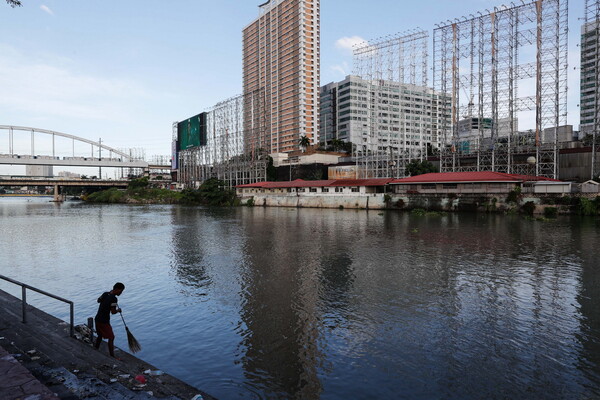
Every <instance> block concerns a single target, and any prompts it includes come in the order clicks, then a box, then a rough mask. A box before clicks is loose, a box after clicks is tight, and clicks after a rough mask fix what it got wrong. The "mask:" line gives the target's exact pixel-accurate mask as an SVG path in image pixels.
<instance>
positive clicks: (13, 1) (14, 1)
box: [6, 0, 23, 8]
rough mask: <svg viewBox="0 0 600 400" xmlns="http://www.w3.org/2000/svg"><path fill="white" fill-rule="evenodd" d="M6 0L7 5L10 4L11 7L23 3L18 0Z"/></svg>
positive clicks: (19, 5)
mask: <svg viewBox="0 0 600 400" xmlns="http://www.w3.org/2000/svg"><path fill="white" fill-rule="evenodd" d="M6 2H7V3H8V5H9V6H11V7H12V8H15V7H21V6H22V5H23V4H21V1H20V0H6Z"/></svg>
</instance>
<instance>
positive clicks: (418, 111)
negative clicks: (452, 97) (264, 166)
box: [319, 75, 450, 153]
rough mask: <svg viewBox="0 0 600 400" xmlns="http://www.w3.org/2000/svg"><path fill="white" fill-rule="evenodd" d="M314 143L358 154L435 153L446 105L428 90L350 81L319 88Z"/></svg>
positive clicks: (393, 84) (384, 83)
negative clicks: (348, 147) (350, 147)
mask: <svg viewBox="0 0 600 400" xmlns="http://www.w3.org/2000/svg"><path fill="white" fill-rule="evenodd" d="M320 96H321V116H320V138H319V140H320V142H321V143H322V144H331V143H332V141H333V140H335V139H337V140H342V141H345V142H351V143H353V144H354V145H355V146H356V149H357V150H358V151H360V152H363V153H366V152H369V151H370V152H377V151H390V150H391V151H396V152H397V151H400V150H424V149H427V148H428V147H429V148H436V149H437V148H439V147H440V145H441V140H442V138H441V126H440V123H439V121H440V120H441V119H442V118H443V116H445V117H446V118H449V115H450V105H449V104H448V103H447V102H445V101H444V96H441V95H439V94H438V93H436V92H434V90H433V89H431V88H427V87H423V86H416V85H411V84H401V83H398V82H392V81H383V80H381V81H376V82H372V83H370V82H369V81H367V80H365V79H362V78H360V77H358V76H354V75H350V76H347V77H346V79H344V80H343V81H340V82H332V83H329V84H327V85H325V86H323V87H322V88H321V93H320Z"/></svg>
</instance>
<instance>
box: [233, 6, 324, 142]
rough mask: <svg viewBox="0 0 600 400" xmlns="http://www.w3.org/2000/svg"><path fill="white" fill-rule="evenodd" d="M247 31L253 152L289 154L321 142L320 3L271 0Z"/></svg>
mask: <svg viewBox="0 0 600 400" xmlns="http://www.w3.org/2000/svg"><path fill="white" fill-rule="evenodd" d="M259 9H260V10H259V16H258V18H257V19H255V20H254V21H253V22H251V23H250V24H249V25H248V26H247V27H246V28H245V29H244V30H243V69H244V70H243V75H244V76H243V85H244V135H245V137H246V146H247V149H248V150H249V151H251V152H254V151H256V150H258V149H264V150H266V151H267V152H268V153H284V152H290V151H294V150H297V149H299V140H300V138H301V137H303V136H306V137H307V138H309V139H310V141H311V142H312V143H316V141H317V129H318V110H319V81H320V80H319V73H320V72H319V71H320V1H319V0H270V1H267V2H266V3H264V4H262V5H260V6H259Z"/></svg>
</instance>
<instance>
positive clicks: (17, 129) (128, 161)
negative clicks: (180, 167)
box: [0, 125, 170, 170]
mask: <svg viewBox="0 0 600 400" xmlns="http://www.w3.org/2000/svg"><path fill="white" fill-rule="evenodd" d="M2 131H8V152H7V153H5V154H2V153H1V151H0V164H4V165H48V166H69V167H107V168H143V169H144V170H149V169H170V165H150V164H149V163H148V162H146V161H144V160H140V159H136V158H134V157H133V156H132V155H130V154H127V153H125V152H123V151H121V150H117V149H114V148H112V147H110V146H107V145H105V144H103V143H101V141H98V142H95V141H93V140H89V139H85V138H82V137H78V136H74V135H68V134H66V133H61V132H56V131H51V130H47V129H39V128H32V127H26V126H12V125H0V132H2ZM15 134H20V135H23V134H29V135H30V138H31V151H30V152H29V154H16V153H15V138H14V136H15ZM36 134H42V135H49V136H48V137H51V141H52V151H51V154H43V155H42V154H38V153H37V152H36V143H35V138H36ZM56 138H65V139H67V140H69V141H70V142H71V149H70V152H69V153H70V155H69V156H63V157H59V156H57V151H56V150H57V149H56ZM76 143H77V144H78V145H79V146H81V144H85V145H89V146H90V152H89V155H83V156H82V155H81V154H77V153H76V152H75V144H76ZM103 155H104V157H103Z"/></svg>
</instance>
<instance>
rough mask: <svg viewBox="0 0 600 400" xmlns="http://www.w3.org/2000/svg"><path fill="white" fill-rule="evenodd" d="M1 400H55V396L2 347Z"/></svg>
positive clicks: (0, 353) (0, 370)
mask: <svg viewBox="0 0 600 400" xmlns="http://www.w3.org/2000/svg"><path fill="white" fill-rule="evenodd" d="M0 399H3V400H17V399H19V400H20V399H23V400H25V399H27V400H34V399H35V400H55V399H58V396H57V395H55V394H54V393H52V392H51V391H50V389H48V388H47V387H46V386H44V385H43V384H42V383H41V382H40V381H38V380H37V379H36V378H34V377H33V375H31V373H30V372H29V370H28V369H26V368H25V367H23V366H22V365H21V364H20V363H19V362H18V361H17V360H16V359H15V358H14V357H13V356H11V355H10V354H9V353H8V352H7V351H6V350H4V349H3V348H2V347H0Z"/></svg>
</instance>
